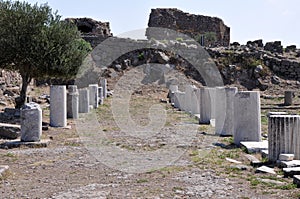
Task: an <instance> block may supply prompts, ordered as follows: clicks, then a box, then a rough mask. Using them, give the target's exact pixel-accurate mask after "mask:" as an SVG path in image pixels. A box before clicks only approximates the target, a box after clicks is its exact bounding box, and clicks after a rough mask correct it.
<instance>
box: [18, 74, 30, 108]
mask: <svg viewBox="0 0 300 199" xmlns="http://www.w3.org/2000/svg"><path fill="white" fill-rule="evenodd" d="M21 76H22V89H21V93H20V97H17V98H16V100H15V101H16V108H17V109H20V108H21V107H22V106H23V105H24V104H25V102H26V92H27V87H28V85H29V83H30V81H31V77H30V76H29V75H27V74H21Z"/></svg>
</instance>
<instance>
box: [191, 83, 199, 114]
mask: <svg viewBox="0 0 300 199" xmlns="http://www.w3.org/2000/svg"><path fill="white" fill-rule="evenodd" d="M191 97H192V107H191V108H192V110H191V113H192V114H193V115H199V114H200V92H199V89H198V88H197V87H193V91H192V95H191Z"/></svg>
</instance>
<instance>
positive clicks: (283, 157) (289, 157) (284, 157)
mask: <svg viewBox="0 0 300 199" xmlns="http://www.w3.org/2000/svg"><path fill="white" fill-rule="evenodd" d="M279 160H280V161H291V160H294V154H283V153H282V154H280V155H279Z"/></svg>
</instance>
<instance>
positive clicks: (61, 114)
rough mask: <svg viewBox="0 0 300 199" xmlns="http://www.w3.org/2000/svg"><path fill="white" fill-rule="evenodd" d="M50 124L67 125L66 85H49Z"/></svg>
mask: <svg viewBox="0 0 300 199" xmlns="http://www.w3.org/2000/svg"><path fill="white" fill-rule="evenodd" d="M50 126H53V127H65V126H67V90H66V86H63V85H53V86H51V87H50Z"/></svg>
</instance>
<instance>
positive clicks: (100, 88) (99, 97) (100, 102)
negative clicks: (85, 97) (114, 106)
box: [98, 87, 104, 105]
mask: <svg viewBox="0 0 300 199" xmlns="http://www.w3.org/2000/svg"><path fill="white" fill-rule="evenodd" d="M98 100H99V102H98V104H99V105H102V104H103V103H104V98H103V88H102V87H98Z"/></svg>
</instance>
